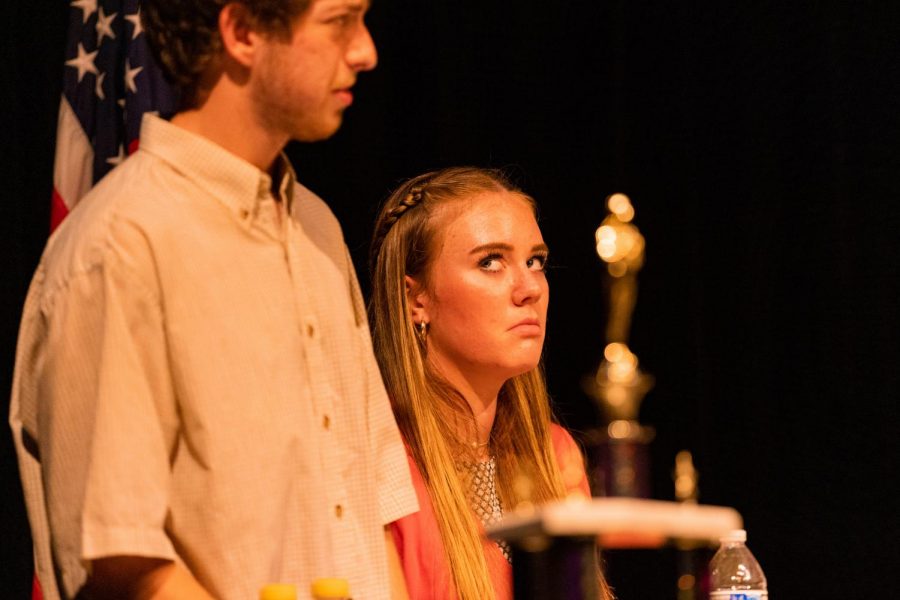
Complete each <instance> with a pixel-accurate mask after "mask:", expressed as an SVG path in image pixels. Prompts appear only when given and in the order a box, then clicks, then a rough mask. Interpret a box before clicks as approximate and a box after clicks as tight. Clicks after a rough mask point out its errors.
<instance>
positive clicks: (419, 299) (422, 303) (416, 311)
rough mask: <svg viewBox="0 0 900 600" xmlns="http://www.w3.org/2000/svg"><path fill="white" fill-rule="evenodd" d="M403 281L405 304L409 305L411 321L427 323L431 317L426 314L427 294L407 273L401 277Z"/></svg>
mask: <svg viewBox="0 0 900 600" xmlns="http://www.w3.org/2000/svg"><path fill="white" fill-rule="evenodd" d="M403 282H404V283H405V284H406V306H407V307H409V316H410V318H411V319H412V321H413V323H415V324H417V325H418V324H419V323H423V322H424V323H428V322H429V321H430V320H431V318H430V317H429V315H428V294H427V292H425V288H424V287H423V286H422V285H421V284H420V283H419V282H418V281H416V280H415V279H413V278H412V277H410V276H409V275H406V276H405V277H404V278H403Z"/></svg>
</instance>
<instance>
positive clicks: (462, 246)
mask: <svg viewBox="0 0 900 600" xmlns="http://www.w3.org/2000/svg"><path fill="white" fill-rule="evenodd" d="M436 218H438V219H442V222H441V221H439V222H438V223H437V227H438V235H437V236H436V237H435V248H434V249H433V250H434V258H433V260H432V262H431V263H430V265H429V266H428V274H429V286H428V289H423V288H422V287H421V286H418V285H416V283H415V282H414V281H410V283H411V286H412V288H411V289H412V292H411V294H410V300H411V306H412V307H413V318H414V319H415V320H416V321H417V322H418V321H421V320H422V319H423V318H424V320H425V321H426V322H427V323H428V336H427V343H428V357H429V360H431V361H432V362H433V363H434V364H435V365H436V366H438V367H439V369H440V370H441V372H442V373H444V375H445V376H447V377H448V378H449V379H450V380H451V382H452V381H453V380H454V379H456V377H457V376H462V377H465V378H467V379H468V380H469V382H470V383H473V384H474V383H479V384H481V383H495V382H496V383H497V385H499V384H502V382H503V381H506V380H507V379H509V378H510V377H514V376H516V375H519V374H521V373H524V372H526V371H529V370H531V369H533V368H534V367H535V366H537V364H538V361H539V360H540V357H541V350H542V348H543V344H544V331H545V325H546V320H547V302H548V299H549V298H548V296H549V289H548V287H547V278H546V274H545V273H544V265H545V262H546V259H547V246H546V245H545V244H544V239H543V237H542V236H541V231H540V229H539V228H538V225H537V221H536V220H535V218H534V212H533V211H532V208H531V206H530V205H529V204H528V202H527V201H526V200H524V199H523V198H522V197H520V196H517V195H515V194H512V193H510V192H505V191H503V192H482V193H480V194H478V195H477V196H474V197H472V198H471V199H466V200H463V201H460V202H457V203H454V204H451V205H449V206H447V208H446V210H445V211H444V212H443V215H438V216H437V217H436ZM417 311H418V313H419V314H418V315H417V314H416V312H417ZM493 380H496V381H493Z"/></svg>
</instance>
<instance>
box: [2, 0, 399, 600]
mask: <svg viewBox="0 0 900 600" xmlns="http://www.w3.org/2000/svg"><path fill="white" fill-rule="evenodd" d="M367 8H368V6H367V2H366V0H280V1H279V0H261V1H254V0H243V1H241V2H226V1H223V0H218V1H217V0H194V1H190V2H188V1H185V0H145V2H144V3H143V8H142V10H143V19H144V28H145V32H146V33H147V35H148V41H149V42H150V44H151V48H152V49H153V50H154V54H155V55H156V56H157V58H158V60H159V61H160V63H161V64H162V65H163V68H164V69H165V70H166V72H167V75H168V76H169V77H170V78H171V79H172V81H173V82H175V83H176V84H177V85H178V86H179V88H180V91H181V97H182V110H181V111H180V112H178V113H177V114H176V115H175V116H174V117H173V118H172V120H171V122H167V121H164V120H162V119H160V118H158V117H153V116H147V117H145V120H144V123H143V126H142V132H141V148H140V150H138V151H137V152H136V153H135V154H134V155H132V156H131V157H130V158H129V159H128V160H126V161H125V162H124V163H123V165H121V166H120V167H118V168H117V169H115V170H113V171H112V172H111V173H110V174H108V175H107V176H106V177H105V178H104V179H103V180H102V181H101V182H100V183H99V184H98V185H97V186H96V187H95V188H94V189H93V190H92V191H91V193H90V194H89V195H88V196H87V197H86V198H85V199H84V200H82V202H81V203H80V204H79V206H78V207H77V208H76V210H74V211H73V212H72V214H71V215H70V216H69V217H68V218H67V219H66V221H65V222H64V223H63V225H62V226H61V228H60V229H59V230H58V231H57V233H56V234H55V235H54V236H53V237H52V238H51V240H50V241H49V242H48V246H47V249H46V250H45V253H44V256H43V258H42V261H41V264H40V266H39V267H38V270H37V272H36V274H35V277H34V280H33V282H32V286H31V289H30V290H29V294H28V298H27V301H26V306H25V311H24V315H23V320H22V326H21V331H20V337H19V345H18V349H17V359H16V372H15V382H14V389H13V397H12V403H11V409H10V423H11V425H12V427H13V432H14V435H15V438H16V445H17V451H18V454H19V460H20V468H21V471H22V478H23V483H24V486H25V490H26V500H27V504H28V509H29V520H30V523H31V527H32V531H33V533H34V537H35V552H36V561H37V565H38V575H39V578H40V580H41V582H42V584H43V586H44V588H45V595H46V596H47V597H49V598H54V597H56V596H57V594H58V595H60V596H62V597H74V596H76V595H80V597H86V598H95V597H96V598H105V597H109V598H127V597H140V598H210V597H215V598H222V599H240V600H247V599H250V598H254V597H256V595H257V594H258V590H259V588H260V587H261V586H263V585H264V584H267V583H274V582H283V583H295V584H298V588H299V591H300V593H301V595H302V596H305V594H306V593H307V590H308V587H309V582H310V581H311V580H313V579H315V578H318V577H342V578H346V579H348V580H349V583H350V586H351V591H352V592H353V594H354V595H355V596H356V597H358V598H384V597H388V596H389V595H390V593H391V590H392V587H391V586H392V585H393V586H394V587H393V590H394V591H397V592H399V593H401V594H402V593H405V592H404V589H403V586H402V576H400V575H399V566H398V563H397V561H396V551H395V550H394V549H393V545H392V542H390V537H389V536H387V535H386V534H385V530H384V526H385V525H387V524H388V523H389V522H391V521H393V520H396V519H397V518H400V517H402V516H404V515H406V514H408V513H410V512H413V511H415V510H416V503H415V495H414V492H413V490H412V488H411V487H410V484H409V476H408V469H407V465H406V459H405V457H404V453H403V449H402V445H401V441H400V438H399V434H398V432H397V429H396V425H395V423H394V421H393V417H392V415H391V412H390V406H389V403H388V400H387V398H386V395H385V392H384V388H383V386H382V383H381V379H380V376H379V373H378V369H377V366H376V364H375V362H374V359H373V357H372V352H371V343H370V340H369V337H368V328H367V325H366V319H365V311H364V309H363V305H362V302H361V298H360V294H359V288H358V286H357V282H356V278H355V274H354V272H353V268H352V264H351V262H350V259H349V255H348V253H347V251H346V247H345V245H344V243H343V238H342V236H341V232H340V228H339V226H338V224H337V222H336V221H335V219H334V217H333V215H332V214H331V212H330V211H329V209H328V208H327V207H326V206H325V205H324V203H322V201H321V200H319V199H318V198H317V197H316V196H314V195H313V194H312V193H311V192H310V191H308V190H307V189H306V188H304V187H302V186H301V185H300V184H299V183H297V182H296V181H295V180H294V173H293V171H292V169H291V167H290V165H289V164H288V163H287V161H286V160H285V159H284V158H283V156H282V155H281V150H282V148H283V146H284V145H285V144H286V143H287V141H288V140H289V139H297V140H307V141H311V140H319V139H323V138H326V137H328V136H330V135H331V134H333V133H334V132H335V131H336V130H337V128H338V127H339V126H340V123H341V118H342V113H343V111H344V109H346V108H347V106H349V105H350V103H351V102H352V98H353V96H352V92H351V88H352V86H353V84H354V82H355V80H356V76H357V75H358V74H359V73H360V72H362V71H367V70H370V69H372V68H373V67H374V66H375V62H376V53H375V48H374V45H373V43H372V39H371V37H370V35H369V32H368V30H367V29H366V26H365V24H364V22H363V17H364V14H365V12H366V9H367ZM389 565H390V569H389ZM389 573H390V577H389Z"/></svg>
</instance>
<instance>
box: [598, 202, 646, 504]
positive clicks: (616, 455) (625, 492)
mask: <svg viewBox="0 0 900 600" xmlns="http://www.w3.org/2000/svg"><path fill="white" fill-rule="evenodd" d="M606 205H607V208H608V209H609V214H608V215H607V217H606V218H605V219H604V220H603V222H602V223H601V224H600V227H599V228H598V229H597V232H596V242H597V254H598V255H599V256H600V259H601V260H602V261H603V262H604V263H606V271H607V277H606V278H605V286H604V287H605V289H606V293H607V298H608V301H609V312H608V320H607V325H606V345H605V347H604V350H603V360H602V361H601V362H600V366H599V367H598V368H597V371H596V373H595V374H594V375H593V376H592V377H586V378H585V381H584V389H585V392H586V393H587V394H588V395H589V396H590V397H591V398H593V399H594V400H595V401H596V402H597V404H598V406H599V409H600V413H601V415H602V419H603V424H604V426H603V427H600V428H596V429H594V430H592V431H590V432H589V433H588V436H587V438H586V440H585V441H586V444H587V450H588V453H589V464H590V473H589V477H590V478H591V487H592V489H593V491H594V494H595V495H598V496H627V497H633V498H647V497H649V496H650V459H649V451H648V450H649V448H648V444H649V443H650V442H651V441H652V439H653V437H654V435H655V432H654V430H653V428H652V427H648V426H645V425H641V424H640V423H639V422H638V412H639V410H640V405H641V401H642V400H643V399H644V396H645V395H646V393H647V392H648V391H650V389H651V388H652V387H653V377H652V376H651V375H648V374H646V373H643V372H642V371H641V370H640V368H639V367H638V358H637V356H636V355H635V354H634V353H633V352H632V351H631V349H630V348H629V347H628V332H629V330H630V327H631V315H632V313H633V312H634V306H635V302H636V300H637V274H638V272H639V271H640V269H641V267H642V266H643V264H644V237H643V236H642V235H641V233H640V231H639V230H638V228H637V227H636V226H635V225H634V224H633V223H632V220H633V219H634V207H633V206H632V204H631V200H630V199H629V198H628V196H626V195H625V194H613V195H611V196H610V197H609V198H607V200H606Z"/></svg>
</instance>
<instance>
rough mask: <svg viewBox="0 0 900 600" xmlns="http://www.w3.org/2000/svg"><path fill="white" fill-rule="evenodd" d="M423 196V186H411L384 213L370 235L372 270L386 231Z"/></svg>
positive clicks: (417, 203) (419, 201) (416, 204)
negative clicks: (392, 206)
mask: <svg viewBox="0 0 900 600" xmlns="http://www.w3.org/2000/svg"><path fill="white" fill-rule="evenodd" d="M424 198H425V186H420V185H417V186H413V187H412V188H410V190H409V192H408V193H407V194H406V195H405V196H403V197H402V198H401V199H400V202H399V204H397V206H395V207H394V208H392V209H391V210H389V211H388V212H387V214H385V215H384V218H383V219H382V220H381V223H379V225H378V230H377V231H376V232H375V235H374V236H373V237H372V245H371V247H370V248H369V262H370V269H371V270H372V272H374V270H375V262H376V261H377V260H378V253H379V252H380V251H381V246H382V244H384V238H386V237H387V234H388V232H390V230H391V228H392V227H393V226H394V224H395V223H396V222H397V220H398V219H400V217H402V216H403V215H404V214H406V211H408V210H410V209H412V208H415V207H416V206H418V205H419V204H421V203H422V200H423V199H424Z"/></svg>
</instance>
